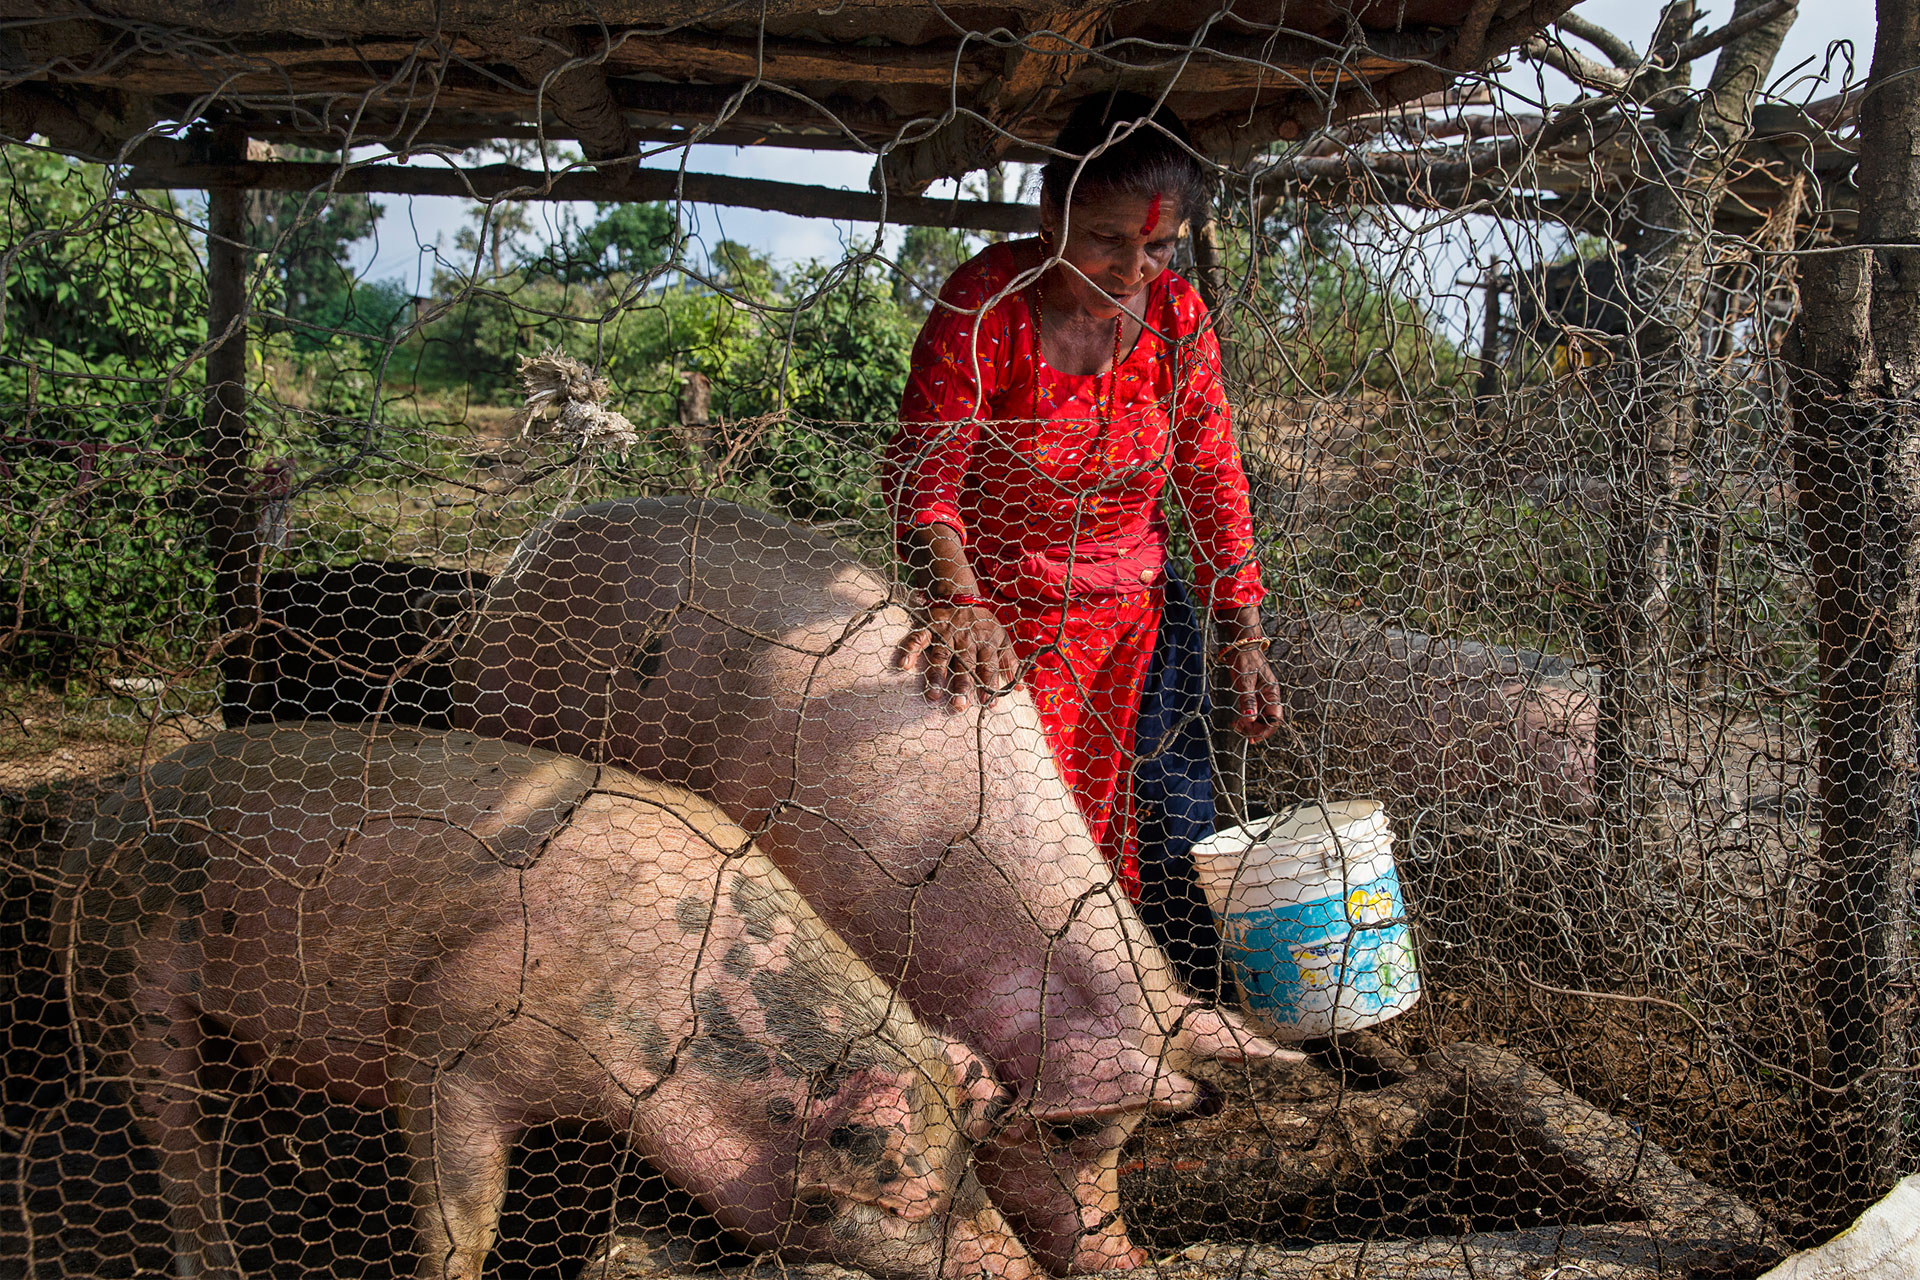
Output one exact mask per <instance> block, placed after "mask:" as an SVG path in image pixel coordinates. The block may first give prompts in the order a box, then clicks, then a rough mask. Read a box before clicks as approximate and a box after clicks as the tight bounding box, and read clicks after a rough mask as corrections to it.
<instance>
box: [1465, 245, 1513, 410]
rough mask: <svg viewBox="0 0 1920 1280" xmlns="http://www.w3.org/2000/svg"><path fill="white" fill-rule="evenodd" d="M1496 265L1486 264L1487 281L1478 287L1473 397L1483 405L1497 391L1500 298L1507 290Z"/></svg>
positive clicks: (1498, 384)
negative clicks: (1477, 349) (1477, 344)
mask: <svg viewBox="0 0 1920 1280" xmlns="http://www.w3.org/2000/svg"><path fill="white" fill-rule="evenodd" d="M1506 283H1507V282H1506V277H1504V276H1502V275H1501V274H1500V263H1499V262H1498V261H1495V262H1491V263H1489V264H1487V278H1486V281H1485V283H1484V284H1483V285H1482V286H1481V292H1480V296H1481V298H1482V299H1483V305H1482V307H1481V310H1480V372H1479V375H1478V376H1477V377H1476V378H1475V379H1474V386H1473V395H1474V398H1475V399H1476V400H1480V401H1482V402H1485V401H1487V400H1490V399H1492V398H1493V396H1494V395H1495V394H1496V393H1497V392H1498V391H1499V390H1500V294H1501V293H1502V291H1503V290H1504V289H1505V288H1506Z"/></svg>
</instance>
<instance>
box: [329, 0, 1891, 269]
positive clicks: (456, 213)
mask: <svg viewBox="0 0 1920 1280" xmlns="http://www.w3.org/2000/svg"><path fill="white" fill-rule="evenodd" d="M1732 7H1733V5H1732V0H1712V2H1711V3H1710V4H1709V5H1708V7H1707V15H1708V19H1709V29H1710V27H1712V26H1718V25H1719V24H1720V22H1721V21H1723V20H1724V15H1725V14H1726V13H1728V12H1730V11H1731V9H1732ZM1659 11H1660V3H1659V0H1585V3H1582V4H1580V5H1579V6H1578V7H1577V9H1576V12H1578V13H1579V14H1580V15H1581V16H1583V17H1585V18H1587V19H1588V20H1589V21H1592V22H1596V23H1598V24H1600V25H1601V26H1603V27H1606V28H1608V29H1609V30H1611V31H1613V32H1614V33H1615V34H1617V35H1620V36H1622V37H1623V38H1625V39H1626V40H1627V41H1628V42H1629V43H1631V44H1632V45H1633V46H1634V47H1635V48H1644V47H1645V44H1646V38H1647V35H1648V34H1649V33H1650V32H1651V30H1652V28H1653V23H1654V19H1655V18H1656V17H1657V16H1658V14H1659ZM1873 25H1874V22H1873V0H1803V4H1802V13H1801V15H1800V18H1799V19H1798V20H1797V21H1796V22H1795V23H1794V26H1793V29H1792V30H1791V31H1790V32H1789V33H1788V36H1787V42H1786V45H1785V47H1784V48H1783V49H1782V51H1781V56H1780V58H1779V60H1778V61H1777V62H1776V63H1775V71H1776V73H1777V74H1778V75H1779V76H1780V81H1779V83H1777V84H1776V85H1775V86H1774V89H1775V92H1780V93H1783V94H1785V95H1786V96H1788V97H1794V98H1805V97H1822V96H1825V94H1826V93H1828V92H1831V90H1830V89H1820V88H1816V87H1814V86H1812V85H1811V84H1810V83H1809V82H1808V77H1810V76H1812V75H1817V74H1818V72H1819V70H1820V67H1821V65H1822V63H1823V62H1825V61H1826V60H1827V57H1828V50H1829V48H1830V46H1832V45H1833V44H1835V43H1836V42H1839V41H1847V40H1850V41H1852V42H1853V44H1854V50H1855V51H1854V55H1853V56H1854V59H1855V66H1856V71H1855V75H1854V78H1855V79H1856V80H1857V79H1858V78H1860V77H1862V76H1864V75H1865V73H1866V67H1867V64H1868V62H1869V61H1870V60H1871V58H1872V51H1873ZM1576 47H1578V46H1576ZM1801 63H1806V64H1807V65H1805V66H1804V67H1802V68H1801V70H1800V71H1799V72H1797V73H1795V72H1794V71H1792V70H1791V69H1792V68H1794V67H1795V66H1796V64H1801ZM1710 65H1711V64H1710V62H1707V61H1703V62H1702V63H1701V64H1700V66H1699V68H1698V73H1699V74H1702V75H1703V74H1704V73H1705V69H1706V68H1707V67H1709V66H1710ZM1836 67H1837V70H1840V71H1843V69H1844V63H1837V64H1836ZM1535 74H1536V73H1535V69H1534V68H1533V67H1531V66H1530V65H1529V66H1524V67H1521V68H1518V69H1516V71H1515V72H1513V73H1512V80H1511V82H1517V83H1527V84H1531V83H1533V82H1534V76H1535ZM1546 84H1547V92H1548V94H1549V96H1557V98H1558V100H1561V101H1564V100H1566V99H1567V98H1568V97H1570V96H1571V86H1569V85H1568V84H1567V83H1566V82H1565V81H1564V80H1561V79H1560V78H1559V77H1558V76H1557V75H1554V74H1552V73H1548V74H1547V76H1546ZM647 163H648V164H649V165H651V166H654V167H660V168H676V167H678V166H679V164H680V158H679V154H678V153H677V152H675V153H672V154H667V155H661V156H657V157H654V158H653V159H652V160H650V161H648V162H647ZM686 167H687V170H688V171H689V172H695V173H719V174H727V175H731V176H734V177H742V178H770V179H774V180H777V181H782V182H806V183H812V184H816V185H820V186H831V187H842V188H847V189H851V190H861V191H864V190H866V189H867V176H868V174H869V173H870V172H871V171H872V167H873V158H872V157H871V156H867V155H862V154H859V153H854V152H837V151H796V150H790V149H786V148H776V147H708V146H701V147H694V148H693V149H692V153H691V155H689V156H688V157H687V161H686ZM947 189H948V190H950V189H951V188H947ZM938 193H941V191H940V189H939V188H936V194H938ZM378 199H379V201H380V203H381V204H382V205H383V206H384V209H385V212H384V215H383V216H382V218H381V220H380V224H379V228H378V233H377V235H376V237H375V238H374V239H373V240H371V241H368V242H364V243H363V244H362V245H361V246H359V249H358V252H357V255H356V260H355V262H354V266H355V267H356V269H358V270H360V271H361V272H362V274H363V276H364V277H365V278H366V279H370V280H382V279H389V278H398V279H399V280H400V281H401V282H402V283H403V284H405V285H406V286H407V287H408V289H409V290H410V291H411V292H414V293H419V294H425V293H427V292H428V291H429V289H430V288H431V285H432V279H433V264H434V258H433V250H434V246H435V244H436V243H439V244H442V245H443V246H444V252H447V253H451V251H452V244H453V237H454V234H455V233H456V232H457V231H458V230H459V229H460V227H462V226H463V225H465V224H466V223H467V221H468V218H469V210H470V209H471V207H472V206H471V205H470V204H469V203H468V202H467V201H465V200H458V199H454V198H452V197H447V196H411V197H410V196H380V197H378ZM533 213H534V216H535V217H536V219H541V220H544V221H545V225H546V226H548V227H550V228H554V227H557V226H558V225H559V220H560V219H562V218H564V217H566V216H568V215H569V214H571V216H573V217H577V218H591V217H592V207H591V206H581V205H575V206H565V205H554V204H536V205H535V206H534V208H533ZM692 216H693V219H694V223H695V227H694V229H695V230H696V232H697V233H698V234H699V236H700V238H701V239H702V240H703V241H705V242H706V243H708V244H712V243H713V242H715V241H717V240H720V239H722V238H726V239H731V240H736V241H740V242H742V243H745V244H747V245H750V246H751V247H753V248H754V249H757V250H759V251H760V252H762V253H766V254H768V255H770V256H771V257H772V258H773V259H774V260H775V261H776V262H779V263H781V264H783V265H792V264H795V263H801V262H806V261H809V260H811V259H827V260H832V259H837V258H839V257H840V256H841V254H842V253H843V252H844V250H845V248H846V246H847V245H848V244H849V243H850V242H851V241H852V239H853V238H854V237H855V236H856V235H861V236H864V235H870V234H871V233H872V228H871V226H856V225H855V224H851V223H844V222H834V221H829V220H826V219H819V218H796V217H792V216H790V215H787V214H780V213H769V212H763V211H761V210H757V209H725V208H717V207H715V206H712V205H696V206H693V210H692Z"/></svg>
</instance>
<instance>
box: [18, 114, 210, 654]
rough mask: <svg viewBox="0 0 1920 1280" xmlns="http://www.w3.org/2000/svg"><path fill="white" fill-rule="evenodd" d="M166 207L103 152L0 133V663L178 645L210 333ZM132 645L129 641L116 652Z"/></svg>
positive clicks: (198, 551)
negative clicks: (117, 185)
mask: <svg viewBox="0 0 1920 1280" xmlns="http://www.w3.org/2000/svg"><path fill="white" fill-rule="evenodd" d="M179 212H180V211H179V210H177V209H175V208H173V207H172V206H171V205H170V204H163V205H162V206H160V207H159V208H155V207H153V206H151V205H149V204H147V203H146V202H145V201H136V200H132V199H129V198H126V197H124V196H120V197H115V196H114V195H113V194H112V192H111V189H110V186H109V184H108V180H107V176H106V173H105V171H104V170H103V169H101V168H100V167H99V166H95V165H82V164H76V163H73V162H70V161H67V160H65V159H62V158H60V157H58V156H54V155H50V154H48V153H46V152H41V151H35V150H30V149H28V148H24V147H4V148H0V222H4V226H3V227H0V239H4V240H5V242H6V243H7V244H8V245H10V246H13V247H14V248H15V250H16V252H15V254H14V256H13V259H12V261H11V263H10V264H9V266H8V269H7V274H6V276H5V279H4V282H0V283H3V284H4V290H5V303H6V313H5V327H4V330H3V331H0V419H4V421H5V422H6V424H7V425H6V427H5V430H4V437H3V442H0V469H4V474H0V495H3V496H0V668H6V669H10V670H14V671H22V670H25V671H37V672H41V673H45V674H49V675H52V676H54V677H56V678H64V676H65V675H66V673H67V671H68V670H69V669H70V668H71V667H72V665H73V664H74V662H75V661H76V658H77V655H79V654H80V652H81V651H82V650H86V649H91V648H95V647H98V646H111V647H117V648H131V649H136V650H141V651H143V653H144V654H145V655H146V656H154V657H159V656H163V655H176V656H177V655H178V654H180V653H182V652H183V651H184V650H185V648H186V647H188V646H190V645H191V644H193V643H195V642H196V641H197V640H198V639H199V638H200V637H199V636H198V635H197V633H196V632H195V631H194V629H193V628H192V627H191V626H190V625H187V624H184V623H183V619H194V618H204V617H205V616H206V615H207V612H208V611H207V609H206V607H205V604H204V593H205V591H206V589H207V587H208V584H209V583H210V581H211V577H212V572H211V566H210V563H209V558H208V554H207V547H206V544H205V540H204V538H203V537H202V536H201V535H200V533H199V528H200V525H199V520H198V515H199V511H198V498H197V496H196V495H197V491H198V489H199V487H200V482H201V479H202V477H201V476H200V474H199V473H198V471H197V469H196V462H195V455H196V454H197V453H198V446H197V441H196V440H195V433H196V431H197V429H198V420H199V409H200V389H201V381H202V366H201V365H200V364H199V363H198V362H196V361H194V360H193V355H194V353H195V351H196V349H197V348H198V347H199V345H200V343H201V342H202V340H203V339H204V337H205V333H206V295H205V289H204V286H203V284H202V281H203V279H204V273H203V270H202V267H201V264H200V257H199V251H198V250H199V246H198V244H197V243H196V242H195V241H194V240H192V239H191V238H190V237H189V236H188V235H187V233H186V232H185V231H184V230H183V229H182V220H181V219H179V218H178V217H177V215H178V214H179ZM129 656H132V655H129Z"/></svg>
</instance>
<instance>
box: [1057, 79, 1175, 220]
mask: <svg viewBox="0 0 1920 1280" xmlns="http://www.w3.org/2000/svg"><path fill="white" fill-rule="evenodd" d="M1129 126H1131V127H1132V131H1131V132H1127V129H1128V127H1129ZM1120 133H1125V135H1126V136H1124V137H1121V138H1119V140H1118V141H1116V142H1114V143H1113V145H1112V146H1109V147H1107V148H1106V150H1104V151H1101V152H1100V153H1099V154H1098V155H1094V154H1092V153H1093V152H1094V150H1095V149H1096V148H1098V147H1099V146H1101V144H1103V143H1105V142H1106V141H1107V140H1108V139H1109V138H1112V137H1114V136H1115V135H1116V134H1120ZM1053 147H1054V150H1055V151H1060V152H1064V153H1065V154H1063V155H1057V156H1054V157H1053V158H1052V159H1050V160H1048V161H1047V164H1046V168H1044V169H1043V170H1041V174H1040V190H1041V192H1042V194H1044V195H1045V196H1046V197H1047V198H1048V199H1049V200H1050V201H1051V202H1052V204H1053V207H1054V208H1056V209H1059V210H1061V211H1063V212H1064V211H1065V210H1066V208H1067V206H1068V199H1067V197H1068V195H1069V193H1071V195H1072V197H1073V199H1072V203H1073V204H1081V203H1084V202H1085V201H1087V200H1091V199H1096V198H1098V197H1100V196H1105V195H1129V196H1152V195H1159V194H1161V193H1163V192H1164V193H1166V194H1167V195H1170V196H1172V197H1173V199H1174V202H1175V204H1176V205H1177V206H1178V208H1179V210H1180V218H1181V219H1182V220H1184V219H1187V218H1191V217H1194V216H1195V215H1197V214H1198V213H1200V211H1201V210H1202V209H1204V208H1205V207H1206V204H1207V201H1208V198H1209V197H1210V196H1211V195H1212V185H1213V184H1212V182H1211V181H1210V179H1209V177H1208V174H1207V168H1206V166H1205V165H1203V164H1202V163H1201V162H1200V161H1199V160H1198V159H1197V158H1196V157H1195V156H1194V154H1193V151H1192V147H1193V139H1192V138H1191V137H1189V136H1188V134H1187V127H1186V126H1185V125H1183V124H1181V123H1180V117H1179V116H1176V115H1175V114H1173V112H1172V111H1171V110H1169V109H1168V108H1166V107H1164V106H1163V107H1160V108H1158V109H1156V108H1155V107H1154V105H1153V99H1151V98H1148V97H1145V96H1143V95H1141V94H1138V93H1124V92H1119V91H1115V92H1113V93H1102V94H1096V95H1094V96H1093V97H1091V98H1087V99H1084V100H1083V101H1082V102H1081V103H1080V105H1079V106H1077V107H1075V108H1074V109H1073V114H1072V115H1070V116H1068V117H1067V124H1066V127H1065V128H1064V129H1062V130H1060V136H1059V137H1057V138H1055V139H1054V140H1053ZM1083 158H1084V160H1085V162H1084V163H1082V160H1083Z"/></svg>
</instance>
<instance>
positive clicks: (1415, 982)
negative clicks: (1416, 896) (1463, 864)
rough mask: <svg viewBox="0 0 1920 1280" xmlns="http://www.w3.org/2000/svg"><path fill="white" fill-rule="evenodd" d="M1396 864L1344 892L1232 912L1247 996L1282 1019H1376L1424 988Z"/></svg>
mask: <svg viewBox="0 0 1920 1280" xmlns="http://www.w3.org/2000/svg"><path fill="white" fill-rule="evenodd" d="M1401 904H1402V899H1401V897H1400V877H1399V875H1398V874H1397V873H1395V872H1393V871H1388V872H1387V874H1385V875H1383V876H1381V877H1380V878H1379V879H1377V880H1374V881H1371V882H1369V883H1366V884H1361V885H1354V886H1351V887H1350V888H1349V889H1348V890H1347V892H1346V893H1345V894H1344V895H1340V894H1335V895H1334V896H1332V897H1327V898H1317V899H1315V900H1313V901H1311V902H1300V903H1292V904H1289V905H1287V906H1282V907H1271V908H1268V909H1266V910H1263V911H1246V912H1240V913H1236V914H1234V915H1231V916H1228V917H1227V920H1226V926H1227V932H1228V935H1229V937H1230V938H1231V942H1230V943H1229V947H1228V949H1229V951H1230V952H1231V954H1232V955H1233V960H1234V964H1235V966H1236V967H1237V968H1238V969H1239V971H1240V983H1241V986H1242V987H1243V988H1244V990H1245V991H1246V996H1247V1001H1248V1003H1250V1004H1252V1005H1254V1006H1255V1007H1257V1008H1262V1009H1267V1010H1270V1011H1271V1012H1272V1016H1273V1017H1274V1019H1275V1020H1276V1021H1278V1022H1281V1023H1283V1024H1298V1023H1303V1022H1307V1021H1309V1020H1314V1019H1322V1020H1324V1019H1330V1018H1332V1017H1333V1015H1334V1011H1335V1010H1336V1009H1339V1010H1342V1011H1344V1012H1345V1014H1346V1015H1347V1016H1348V1017H1349V1018H1355V1019H1359V1020H1363V1021H1365V1020H1372V1019H1374V1018H1376V1017H1377V1016H1378V1015H1379V1014H1380V1013H1381V1012H1382V1010H1385V1009H1387V1008H1388V1007H1389V1006H1393V1007H1396V1008H1397V1007H1400V1006H1404V1005H1405V1004H1407V1003H1409V1002H1411V1000H1412V998H1413V996H1414V995H1415V994H1416V993H1417V992H1418V991H1419V990H1420V975H1419V973H1418V971H1417V970H1416V968H1415V966H1414V959H1413V947H1412V944H1411V942H1410V941H1409V938H1408V933H1407V921H1406V911H1405V909H1404V907H1403V906H1402V905H1401Z"/></svg>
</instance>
